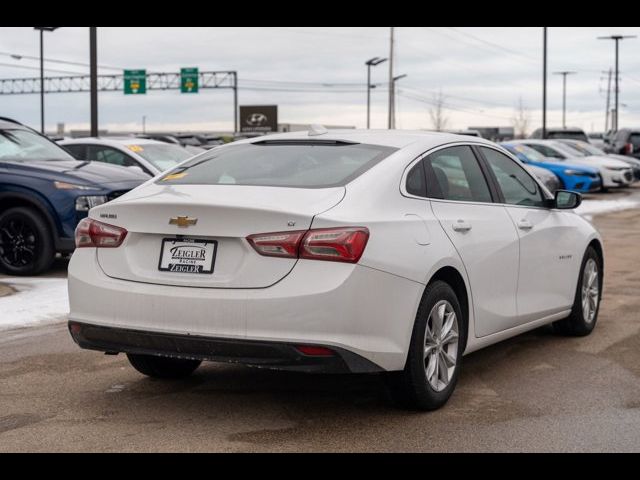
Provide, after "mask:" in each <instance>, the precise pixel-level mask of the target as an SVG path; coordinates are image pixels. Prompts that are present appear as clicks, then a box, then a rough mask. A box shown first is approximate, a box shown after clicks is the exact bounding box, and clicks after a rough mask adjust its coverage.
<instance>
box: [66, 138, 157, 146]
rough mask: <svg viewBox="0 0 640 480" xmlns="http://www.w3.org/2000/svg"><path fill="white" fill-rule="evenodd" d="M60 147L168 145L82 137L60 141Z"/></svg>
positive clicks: (144, 141)
mask: <svg viewBox="0 0 640 480" xmlns="http://www.w3.org/2000/svg"><path fill="white" fill-rule="evenodd" d="M58 143H60V144H61V145H73V144H78V143H80V144H82V143H91V144H94V145H112V146H113V145H124V146H128V145H169V144H168V143H166V142H161V141H159V140H152V139H150V138H138V137H83V138H72V139H69V140H61V141H60V142H58Z"/></svg>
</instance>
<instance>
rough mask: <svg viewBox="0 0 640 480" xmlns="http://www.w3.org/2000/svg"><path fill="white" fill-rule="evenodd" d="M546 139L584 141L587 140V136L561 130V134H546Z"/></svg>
mask: <svg viewBox="0 0 640 480" xmlns="http://www.w3.org/2000/svg"><path fill="white" fill-rule="evenodd" d="M547 138H548V139H557V138H568V139H570V140H582V141H585V140H586V139H587V135H586V134H584V133H583V132H579V131H576V132H571V131H567V130H563V131H561V132H553V131H552V132H547Z"/></svg>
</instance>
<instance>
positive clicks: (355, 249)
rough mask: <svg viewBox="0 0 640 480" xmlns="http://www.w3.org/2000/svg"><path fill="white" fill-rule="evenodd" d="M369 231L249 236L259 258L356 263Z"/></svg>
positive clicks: (327, 230)
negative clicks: (261, 256)
mask: <svg viewBox="0 0 640 480" xmlns="http://www.w3.org/2000/svg"><path fill="white" fill-rule="evenodd" d="M368 240H369V230H368V229H366V228H364V227H342V228H322V229H315V230H298V231H293V232H275V233H260V234H256V235H249V236H248V237H247V241H248V242H249V243H250V244H251V246H252V247H253V248H254V249H255V250H256V252H258V253H259V254H260V255H264V256H267V257H283V258H306V259H309V260H327V261H332V262H347V263H357V262H358V260H360V257H362V253H363V252H364V249H365V247H366V246H367V241H368Z"/></svg>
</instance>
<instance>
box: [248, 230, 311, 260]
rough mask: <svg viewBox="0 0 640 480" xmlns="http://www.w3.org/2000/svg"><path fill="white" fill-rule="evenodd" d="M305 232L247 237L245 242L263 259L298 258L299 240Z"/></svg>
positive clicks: (262, 234)
mask: <svg viewBox="0 0 640 480" xmlns="http://www.w3.org/2000/svg"><path fill="white" fill-rule="evenodd" d="M304 234H305V231H295V232H274V233H260V234H257V235H249V236H248V237H247V241H248V242H249V243H250V244H251V246H252V247H253V248H255V250H256V252H258V253H259V254H260V255H264V256H265V257H284V258H298V248H299V246H300V240H302V237H303V236H304Z"/></svg>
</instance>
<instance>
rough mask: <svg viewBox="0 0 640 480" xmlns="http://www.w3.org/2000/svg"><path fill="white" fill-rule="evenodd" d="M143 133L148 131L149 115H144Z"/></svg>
mask: <svg viewBox="0 0 640 480" xmlns="http://www.w3.org/2000/svg"><path fill="white" fill-rule="evenodd" d="M142 133H143V134H144V133H147V116H146V115H142Z"/></svg>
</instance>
